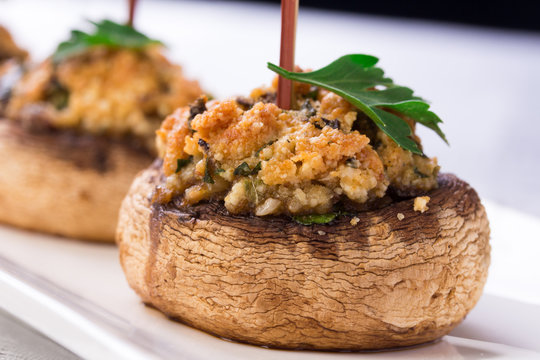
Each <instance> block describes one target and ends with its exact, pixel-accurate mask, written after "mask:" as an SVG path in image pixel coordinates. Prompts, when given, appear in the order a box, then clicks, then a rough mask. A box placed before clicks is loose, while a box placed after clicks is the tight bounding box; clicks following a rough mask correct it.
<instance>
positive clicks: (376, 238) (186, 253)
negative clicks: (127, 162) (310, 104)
mask: <svg viewBox="0 0 540 360" xmlns="http://www.w3.org/2000/svg"><path fill="white" fill-rule="evenodd" d="M161 178H162V174H161V172H160V169H159V166H158V164H155V165H154V166H152V167H150V168H149V169H147V170H145V171H144V172H143V173H141V174H139V176H138V177H137V178H136V179H135V181H134V183H133V185H132V187H131V190H130V192H129V194H128V196H127V197H126V198H125V200H124V202H123V204H122V208H121V211H120V221H119V226H118V230H117V242H118V244H119V247H120V260H121V263H122V266H123V268H124V271H125V273H126V277H127V280H128V282H129V284H130V285H131V287H132V288H133V289H134V290H135V291H136V292H137V294H138V295H139V296H140V297H141V298H142V300H143V301H144V302H145V303H147V304H151V305H152V306H154V307H156V308H157V309H159V310H160V311H162V312H163V313H165V314H166V315H168V316H170V317H172V318H175V319H178V320H180V321H182V322H184V323H186V324H189V325H191V326H193V327H196V328H199V329H202V330H204V331H207V332H209V333H212V334H215V335H218V336H221V337H225V338H229V339H234V340H237V341H242V342H248V343H252V344H258V345H266V346H271V347H278V348H295V349H297V348H301V349H329V350H338V349H340V350H343V349H347V350H361V349H383V348H392V347H399V346H408V345H414V344H419V343H423V342H427V341H431V340H434V339H437V338H439V337H441V336H443V335H445V334H447V333H448V332H450V331H451V330H452V329H453V328H454V327H455V326H456V325H458V324H459V323H460V322H461V321H462V320H463V318H464V317H465V315H466V314H467V313H468V312H469V311H470V310H471V309H472V308H473V307H474V305H475V304H476V302H477V301H478V299H479V298H480V295H481V293H482V289H483V286H484V283H485V281H486V277H487V270H488V266H489V262H490V245H489V225H488V220H487V217H486V213H485V210H484V207H483V206H482V204H481V203H480V200H479V198H478V195H477V194H476V192H475V191H474V189H472V188H471V187H470V186H469V185H468V184H467V183H465V182H463V181H462V180H460V179H458V178H457V177H455V176H453V175H448V174H445V175H442V176H440V178H439V188H438V189H436V190H433V191H430V192H429V193H428V194H427V195H429V196H430V197H431V200H430V202H429V204H428V206H429V210H427V211H426V212H424V213H420V212H415V211H414V210H413V202H414V199H403V200H401V201H396V202H394V203H393V204H391V205H389V206H387V207H384V208H381V209H377V210H373V211H367V212H362V213H359V214H357V217H358V219H359V220H358V223H357V224H356V225H352V224H351V217H348V216H342V217H339V218H338V219H336V220H335V221H334V222H332V223H331V224H327V225H311V226H304V225H300V224H297V223H295V222H294V221H292V220H290V219H289V218H287V217H256V216H238V215H230V214H229V213H227V211H226V210H225V208H224V207H223V205H221V204H220V203H216V202H214V203H206V204H200V205H196V206H193V207H191V208H190V209H189V210H187V211H186V210H181V209H179V208H177V207H175V206H174V203H170V204H167V205H161V204H152V202H151V198H152V192H153V191H154V188H155V186H156V185H157V184H159V183H160V181H161ZM398 214H402V215H403V216H402V215H399V218H398ZM400 219H401V220H400ZM354 222H355V221H353V222H352V223H354Z"/></svg>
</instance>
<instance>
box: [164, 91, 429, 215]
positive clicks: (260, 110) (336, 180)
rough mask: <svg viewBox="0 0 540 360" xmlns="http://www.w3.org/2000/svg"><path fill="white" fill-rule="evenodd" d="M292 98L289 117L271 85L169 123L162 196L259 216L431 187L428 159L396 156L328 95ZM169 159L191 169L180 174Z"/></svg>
mask: <svg viewBox="0 0 540 360" xmlns="http://www.w3.org/2000/svg"><path fill="white" fill-rule="evenodd" d="M295 90H296V100H297V101H296V104H295V106H293V108H294V109H293V110H284V109H280V108H279V107H278V106H276V105H275V103H274V101H275V97H276V89H275V84H274V86H273V87H271V88H260V89H255V90H254V91H253V92H252V93H251V95H250V96H249V97H242V98H236V99H228V100H224V101H209V102H206V100H204V99H203V100H202V101H200V102H198V103H197V104H196V105H192V106H191V108H188V107H185V108H182V109H179V110H177V111H176V112H174V113H173V114H172V115H170V116H169V117H168V118H167V119H166V120H165V122H164V123H163V124H162V126H161V129H160V130H159V131H158V132H157V136H158V141H157V144H158V148H159V150H160V151H159V153H160V156H161V158H162V159H163V172H164V174H165V176H166V177H167V180H166V186H167V189H168V190H169V191H168V192H167V194H173V196H179V195H180V196H181V201H182V203H183V204H184V205H186V206H189V205H192V204H195V203H197V202H199V201H201V200H203V199H212V200H218V201H220V200H222V201H223V203H224V205H225V207H226V208H227V210H228V211H229V212H231V213H233V214H246V213H253V214H255V215H257V216H267V215H279V214H285V215H296V214H303V215H305V214H327V213H330V212H333V211H334V210H335V209H336V208H339V206H340V205H343V204H347V206H348V207H353V208H358V209H366V208H369V207H370V206H371V204H374V203H376V202H377V201H379V199H381V198H384V197H385V196H386V195H388V192H387V189H388V187H389V186H390V184H392V187H393V189H392V190H393V193H396V194H397V195H398V196H416V195H422V194H424V193H425V191H428V190H431V189H433V188H436V187H437V173H438V170H439V167H438V166H437V162H436V159H430V158H428V157H426V156H419V155H415V154H412V153H410V152H409V151H406V150H403V149H401V148H400V147H399V146H397V145H396V144H395V143H393V140H391V139H390V138H385V137H384V136H382V135H381V133H382V132H381V130H379V129H378V128H377V127H376V126H375V125H374V124H373V122H372V121H371V119H369V118H368V117H367V116H366V115H365V114H363V113H361V112H360V111H359V110H358V109H356V108H355V107H354V106H353V105H351V104H350V103H348V102H347V101H346V100H345V99H343V98H341V97H339V96H338V95H336V94H333V93H330V92H328V91H326V90H323V89H318V88H313V87H311V86H305V84H295ZM201 105H202V106H201ZM411 128H412V130H413V131H414V126H413V125H411ZM415 140H417V141H419V139H417V138H415ZM201 144H202V145H201ZM179 160H182V163H184V162H185V161H186V160H188V161H191V163H190V164H189V165H184V166H183V167H182V168H181V169H180V168H179V165H178V164H179V162H178V161H179ZM196 164H201V165H202V164H204V169H205V171H200V170H197V169H198V167H197V166H195V165H196ZM192 195H193V196H192ZM195 195H196V196H195ZM156 200H157V201H160V202H167V201H169V200H170V198H169V197H163V198H156ZM358 221H359V219H358V218H356V220H355V219H354V218H353V219H352V220H351V224H352V225H355V224H357V223H358Z"/></svg>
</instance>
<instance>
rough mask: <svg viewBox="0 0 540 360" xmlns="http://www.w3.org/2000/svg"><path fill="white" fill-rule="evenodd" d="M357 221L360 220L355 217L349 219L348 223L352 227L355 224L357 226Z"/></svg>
mask: <svg viewBox="0 0 540 360" xmlns="http://www.w3.org/2000/svg"><path fill="white" fill-rule="evenodd" d="M359 221H360V219H359V218H357V217H356V216H355V217H353V218H352V219H351V221H350V223H351V225H352V226H355V225H356V224H358V222H359Z"/></svg>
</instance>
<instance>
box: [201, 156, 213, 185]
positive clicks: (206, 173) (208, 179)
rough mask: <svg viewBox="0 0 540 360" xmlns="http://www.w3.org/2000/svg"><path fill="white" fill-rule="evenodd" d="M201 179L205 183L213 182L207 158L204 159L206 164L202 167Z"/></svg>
mask: <svg viewBox="0 0 540 360" xmlns="http://www.w3.org/2000/svg"><path fill="white" fill-rule="evenodd" d="M203 181H204V182H205V183H207V184H213V183H214V179H213V178H212V175H210V162H209V161H208V159H207V160H206V166H205V167H204V176H203Z"/></svg>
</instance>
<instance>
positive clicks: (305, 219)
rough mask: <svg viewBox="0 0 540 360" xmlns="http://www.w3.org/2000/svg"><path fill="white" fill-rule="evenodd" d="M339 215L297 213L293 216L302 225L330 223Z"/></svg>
mask: <svg viewBox="0 0 540 360" xmlns="http://www.w3.org/2000/svg"><path fill="white" fill-rule="evenodd" d="M337 216H338V214H337V213H330V214H314V215H296V216H293V217H292V218H293V219H294V221H296V222H297V223H300V224H302V225H313V224H328V223H329V222H331V221H332V220H334V219H335V218H336V217H337Z"/></svg>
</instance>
